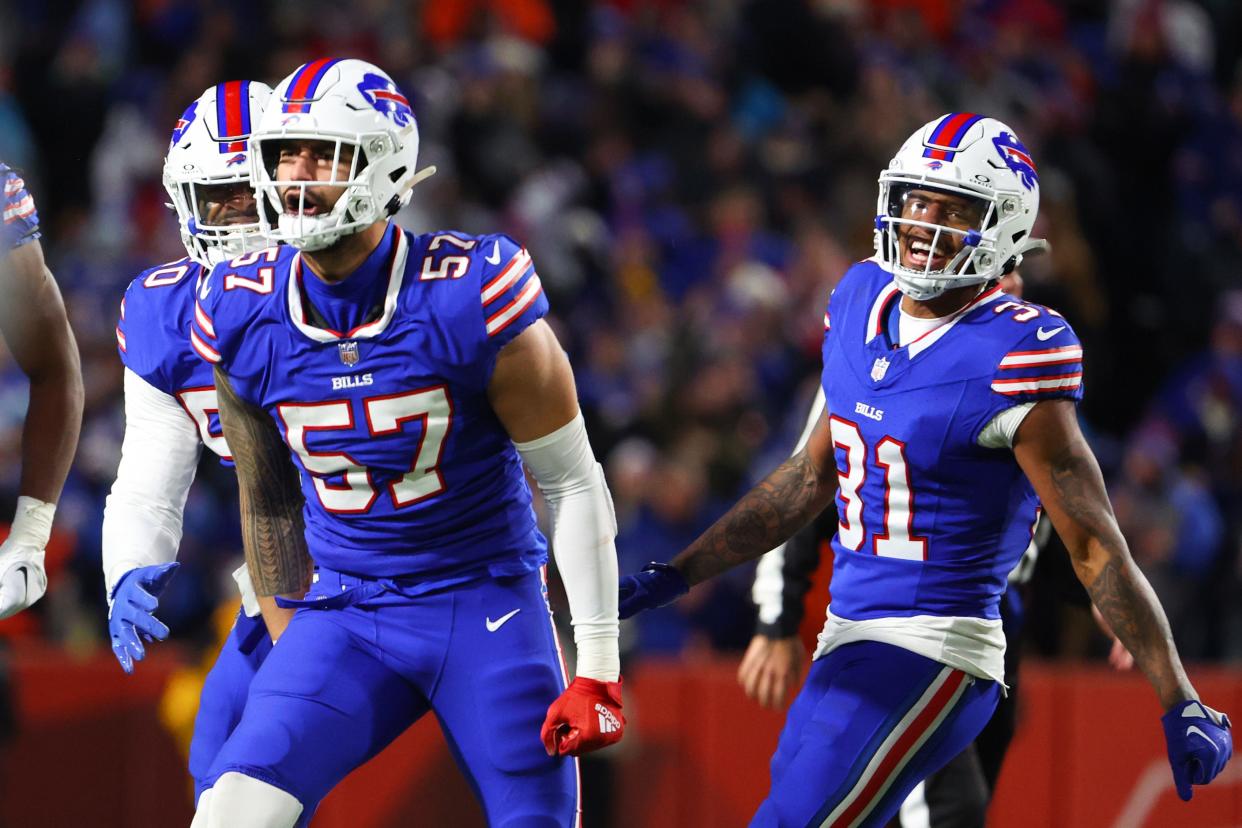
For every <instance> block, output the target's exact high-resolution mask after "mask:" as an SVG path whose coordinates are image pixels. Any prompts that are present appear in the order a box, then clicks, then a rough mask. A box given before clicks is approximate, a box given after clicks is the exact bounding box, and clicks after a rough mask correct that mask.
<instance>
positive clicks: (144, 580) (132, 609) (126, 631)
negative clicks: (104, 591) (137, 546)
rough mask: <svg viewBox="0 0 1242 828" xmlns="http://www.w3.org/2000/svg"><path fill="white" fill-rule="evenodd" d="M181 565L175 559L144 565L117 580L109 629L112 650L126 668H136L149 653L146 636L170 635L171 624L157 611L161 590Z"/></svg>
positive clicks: (156, 637) (158, 639) (129, 671)
mask: <svg viewBox="0 0 1242 828" xmlns="http://www.w3.org/2000/svg"><path fill="white" fill-rule="evenodd" d="M180 565H181V564H179V563H177V562H176V561H172V562H171V563H166V564H154V565H152V566H140V567H137V568H136V569H131V570H130V571H129V572H126V573H125V574H124V575H122V576H121V580H119V581H117V584H116V589H115V590H113V593H112V607H111V609H109V610H108V633H109V634H110V635H111V637H112V652H113V653H115V654H116V660H117V661H118V662H120V664H121V669H122V670H124V671H125V672H127V673H132V672H134V662H135V661H142V659H143V656H145V655H146V650H145V649H144V648H143V646H142V639H143V638H145V639H147V640H148V641H163V640H164V639H165V638H167V637H168V627H167V626H166V625H165V624H164V622H162V621H160V620H159V619H158V618H156V617H155V615H154V613H155V608H156V607H158V606H159V603H160V601H159V595H160V593H161V592H163V591H164V587H166V586H168V582H169V581H170V580H172V576H173V575H174V574H175V573H176V571H177V567H179V566H180Z"/></svg>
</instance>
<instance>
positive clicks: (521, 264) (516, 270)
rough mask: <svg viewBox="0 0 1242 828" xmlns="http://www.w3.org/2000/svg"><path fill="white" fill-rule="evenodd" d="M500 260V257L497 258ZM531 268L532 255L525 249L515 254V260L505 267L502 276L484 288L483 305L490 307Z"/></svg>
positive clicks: (511, 260) (501, 272)
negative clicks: (489, 305)
mask: <svg viewBox="0 0 1242 828" xmlns="http://www.w3.org/2000/svg"><path fill="white" fill-rule="evenodd" d="M497 258H499V257H497ZM530 268H531V260H530V254H529V253H527V252H526V248H525V247H523V248H522V249H521V250H519V251H518V252H517V253H515V254H513V258H512V259H510V260H509V263H508V264H507V265H505V267H504V269H503V270H501V271H500V274H499V275H498V276H496V278H495V279H492V280H491V281H490V282H488V283H487V284H485V285H484V286H483V292H482V298H483V304H484V305H488V304H490V303H491V302H492V301H494V300H495V299H496V298H497V297H498V296H500V294H502V293H504V292H505V291H506V290H508V289H509V288H510V287H512V286H513V285H514V283H516V282H517V280H518V279H520V278H521V277H522V275H523V274H524V273H525V272H526V271H527V270H529V269H530Z"/></svg>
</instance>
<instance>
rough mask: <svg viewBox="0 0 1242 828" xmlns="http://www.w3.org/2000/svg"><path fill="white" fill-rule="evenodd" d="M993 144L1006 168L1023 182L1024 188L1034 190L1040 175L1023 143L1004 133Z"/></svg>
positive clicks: (1010, 134) (1012, 135)
mask: <svg viewBox="0 0 1242 828" xmlns="http://www.w3.org/2000/svg"><path fill="white" fill-rule="evenodd" d="M992 144H993V146H995V147H996V151H997V153H999V154H1000V157H1001V160H1002V161H1004V162H1005V166H1006V167H1008V168H1009V169H1010V170H1011V171H1012V172H1013V174H1014V175H1016V176H1018V178H1019V180H1021V182H1022V186H1023V187H1026V188H1027V189H1028V190H1033V189H1034V188H1035V185H1036V184H1038V183H1039V174H1038V173H1036V172H1035V162H1034V161H1033V160H1031V154H1030V153H1029V152H1027V150H1026V147H1025V146H1023V144H1022V142H1021V141H1019V140H1018V139H1017V137H1016V136H1015V135H1014V134H1013V133H1011V132H1002V133H1001V134H1000V135H997V136H996V137H995V138H993V139H992Z"/></svg>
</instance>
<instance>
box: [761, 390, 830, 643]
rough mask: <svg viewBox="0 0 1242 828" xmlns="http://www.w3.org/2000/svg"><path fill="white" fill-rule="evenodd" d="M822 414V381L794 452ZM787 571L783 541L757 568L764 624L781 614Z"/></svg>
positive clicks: (800, 449) (772, 621)
mask: <svg viewBox="0 0 1242 828" xmlns="http://www.w3.org/2000/svg"><path fill="white" fill-rule="evenodd" d="M823 413H824V385H823V383H820V385H819V388H818V389H816V391H815V401H814V402H812V403H811V413H810V414H808V415H807V418H806V425H805V426H804V427H803V429H802V436H801V437H799V438H798V445H796V446H794V450H793V453H794V454H797V453H798V452H800V451H802V449H803V448H805V447H806V444H807V441H808V440H810V439H811V432H812V431H814V430H815V424H816V423H818V422H819V418H820V416H821V415H822V414H823ZM784 572H785V544H783V543H782V544H781V545H780V546H778V547H776V548H775V549H773V550H772V551H771V552H768V553H767V554H766V555H764V556H763V557H762V558H760V559H759V565H758V566H756V567H755V584H754V586H752V587H751V589H750V597H751V600H753V601H754V602H755V606H756V607H757V608H758V609H759V620H760V621H761V622H762V623H764V624H775V623H776V622H777V620H778V619H779V618H780V617H781V610H782V607H783V601H782V598H783V597H784V595H783V594H784V590H785V575H784Z"/></svg>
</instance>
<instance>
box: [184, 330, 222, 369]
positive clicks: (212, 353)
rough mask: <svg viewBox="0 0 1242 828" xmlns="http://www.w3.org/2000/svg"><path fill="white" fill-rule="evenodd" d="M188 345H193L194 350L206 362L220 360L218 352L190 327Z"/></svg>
mask: <svg viewBox="0 0 1242 828" xmlns="http://www.w3.org/2000/svg"><path fill="white" fill-rule="evenodd" d="M190 345H192V346H193V347H194V350H195V351H198V355H199V356H201V357H202V358H203V359H205V360H207V361H208V362H219V361H220V352H219V351H217V350H216V349H215V348H213V347H211V346H210V345H208V344H207V343H206V342H204V341H203V340H202V339H200V338H199V336H198V334H197V333H195V332H194V329H193V328H191V329H190Z"/></svg>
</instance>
